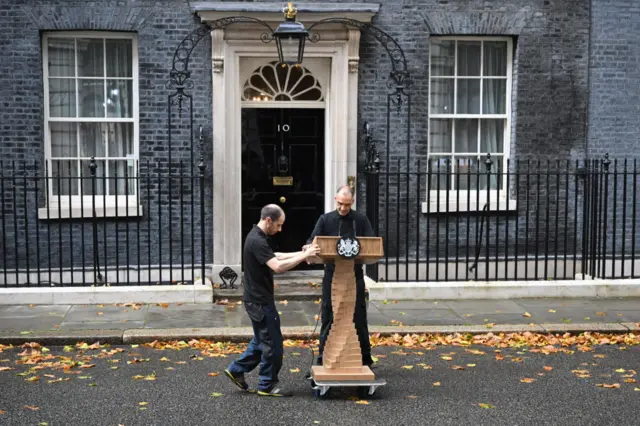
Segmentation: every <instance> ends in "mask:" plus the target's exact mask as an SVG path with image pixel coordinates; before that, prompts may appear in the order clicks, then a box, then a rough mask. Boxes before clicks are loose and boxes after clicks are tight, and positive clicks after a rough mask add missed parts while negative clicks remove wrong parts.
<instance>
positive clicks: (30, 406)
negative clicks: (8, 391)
mask: <svg viewBox="0 0 640 426" xmlns="http://www.w3.org/2000/svg"><path fill="white" fill-rule="evenodd" d="M24 408H26V409H28V410H31V411H38V410H39V409H40V407H38V406H36V405H25V406H24Z"/></svg>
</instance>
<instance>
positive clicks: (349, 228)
mask: <svg viewBox="0 0 640 426" xmlns="http://www.w3.org/2000/svg"><path fill="white" fill-rule="evenodd" d="M335 201H336V209H335V210H333V211H331V212H329V213H325V214H323V215H322V216H320V218H318V222H317V223H316V226H315V228H314V229H313V232H312V233H311V236H310V237H309V239H308V240H307V244H309V243H311V242H312V241H313V239H314V238H315V237H316V236H318V235H321V236H341V237H343V236H359V237H375V233H374V232H373V227H372V226H371V222H369V219H368V218H367V217H366V216H365V215H363V214H362V213H358V212H356V211H355V210H353V209H352V208H351V206H352V205H353V201H354V196H353V190H352V189H351V187H349V186H348V185H344V186H341V187H340V188H338V191H337V193H336V196H335ZM306 247H307V246H306V245H305V246H304V247H302V249H303V250H304V249H305V248H306ZM312 261H313V259H312ZM334 270H335V265H334V264H325V265H324V276H323V278H322V307H321V308H322V315H321V317H322V326H321V327H320V347H319V349H318V352H319V355H318V359H317V361H316V362H317V364H318V365H322V353H323V351H324V346H325V344H326V343H327V338H328V337H329V330H330V329H331V324H332V323H333V309H332V306H331V283H332V281H333V271H334ZM354 270H355V271H354V272H355V275H356V306H355V311H354V315H353V322H354V323H355V328H356V332H357V334H358V340H359V341H360V350H361V352H362V364H364V365H367V366H371V365H373V359H372V358H371V343H370V341H369V327H368V325H367V302H366V299H365V284H364V273H363V270H362V265H361V264H355V265H354Z"/></svg>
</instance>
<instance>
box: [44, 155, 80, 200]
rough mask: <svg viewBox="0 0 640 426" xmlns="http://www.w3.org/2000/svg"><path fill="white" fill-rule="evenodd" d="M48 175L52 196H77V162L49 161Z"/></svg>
mask: <svg viewBox="0 0 640 426" xmlns="http://www.w3.org/2000/svg"><path fill="white" fill-rule="evenodd" d="M50 164H51V170H50V173H49V175H50V176H51V180H50V181H49V185H50V188H51V189H52V190H53V195H54V196H60V197H61V198H62V197H64V196H67V197H68V196H69V195H71V196H73V195H78V179H77V177H78V176H79V173H78V161H77V160H57V161H51V163H50Z"/></svg>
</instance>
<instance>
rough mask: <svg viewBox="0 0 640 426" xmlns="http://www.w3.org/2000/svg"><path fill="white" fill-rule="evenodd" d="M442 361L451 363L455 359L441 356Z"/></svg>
mask: <svg viewBox="0 0 640 426" xmlns="http://www.w3.org/2000/svg"><path fill="white" fill-rule="evenodd" d="M440 359H443V360H445V361H451V360H453V358H451V357H450V356H441V357H440Z"/></svg>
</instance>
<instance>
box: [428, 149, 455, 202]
mask: <svg viewBox="0 0 640 426" xmlns="http://www.w3.org/2000/svg"><path fill="white" fill-rule="evenodd" d="M429 170H430V172H431V173H430V176H429V179H430V181H429V182H428V185H429V189H431V190H436V189H449V188H450V186H451V173H450V171H451V157H450V156H448V155H447V156H436V155H431V156H429ZM434 201H435V200H434Z"/></svg>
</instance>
